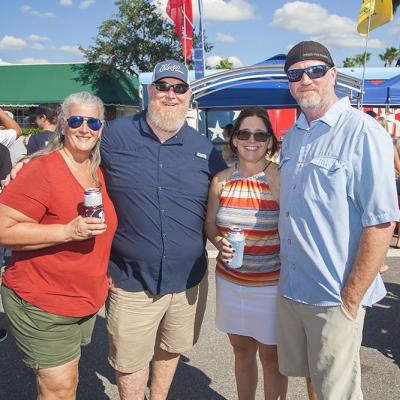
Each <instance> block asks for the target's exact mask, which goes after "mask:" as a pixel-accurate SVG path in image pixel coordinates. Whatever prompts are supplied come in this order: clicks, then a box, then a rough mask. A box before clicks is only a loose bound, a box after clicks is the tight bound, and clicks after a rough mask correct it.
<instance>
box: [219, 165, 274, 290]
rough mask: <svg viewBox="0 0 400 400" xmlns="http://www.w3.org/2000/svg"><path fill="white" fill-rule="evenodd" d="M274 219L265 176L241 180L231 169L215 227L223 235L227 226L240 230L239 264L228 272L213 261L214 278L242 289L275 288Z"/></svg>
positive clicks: (271, 199)
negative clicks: (242, 245) (243, 245)
mask: <svg viewBox="0 0 400 400" xmlns="http://www.w3.org/2000/svg"><path fill="white" fill-rule="evenodd" d="M278 217H279V204H278V203H277V202H276V201H275V200H274V199H273V197H272V193H271V189H270V187H269V185H268V182H267V176H266V175H265V173H264V172H260V173H258V174H256V175H253V176H251V177H249V178H243V177H241V176H240V174H239V171H238V170H235V171H234V172H233V174H232V176H231V177H230V179H229V180H227V182H226V183H225V185H224V187H223V189H222V193H221V196H220V200H219V208H218V211H217V216H216V225H217V227H218V229H219V231H220V232H221V234H222V235H223V236H226V235H227V233H228V230H229V227H231V226H238V227H240V228H242V229H243V230H244V236H245V248H244V256H243V264H242V266H241V267H240V268H238V269H232V268H229V267H225V266H224V265H223V264H222V263H220V262H217V267H216V273H217V275H219V276H220V277H221V278H224V279H226V280H228V281H231V282H233V283H236V284H239V285H243V286H267V285H277V284H278V279H279V270H280V259H279V235H278Z"/></svg>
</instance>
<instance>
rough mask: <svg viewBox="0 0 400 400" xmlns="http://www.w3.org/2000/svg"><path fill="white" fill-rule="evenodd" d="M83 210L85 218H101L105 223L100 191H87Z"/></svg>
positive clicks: (94, 189) (90, 189) (84, 195)
mask: <svg viewBox="0 0 400 400" xmlns="http://www.w3.org/2000/svg"><path fill="white" fill-rule="evenodd" d="M83 209H84V215H85V217H94V218H100V219H102V220H103V221H104V207H103V198H102V197H101V191H100V189H98V188H88V189H85V192H84V193H83Z"/></svg>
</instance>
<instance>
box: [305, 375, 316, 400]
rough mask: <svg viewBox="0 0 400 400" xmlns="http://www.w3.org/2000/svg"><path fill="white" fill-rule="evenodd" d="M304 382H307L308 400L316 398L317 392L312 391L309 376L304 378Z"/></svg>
mask: <svg viewBox="0 0 400 400" xmlns="http://www.w3.org/2000/svg"><path fill="white" fill-rule="evenodd" d="M306 384H307V393H308V398H309V400H318V398H317V394H316V393H315V392H314V389H313V386H312V383H311V378H306Z"/></svg>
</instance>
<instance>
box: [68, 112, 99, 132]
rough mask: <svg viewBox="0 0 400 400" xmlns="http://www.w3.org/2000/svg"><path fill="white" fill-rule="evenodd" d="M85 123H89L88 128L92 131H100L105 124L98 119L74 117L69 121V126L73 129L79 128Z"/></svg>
mask: <svg viewBox="0 0 400 400" xmlns="http://www.w3.org/2000/svg"><path fill="white" fill-rule="evenodd" d="M83 121H86V122H87V125H88V127H89V128H90V129H91V130H92V131H98V130H99V129H100V128H101V126H102V125H103V123H102V122H101V121H100V120H99V119H98V118H92V117H89V118H86V117H82V116H81V115H73V116H71V117H69V118H68V119H67V122H68V126H69V127H70V128H72V129H76V128H79V127H80V126H81V125H82V124H83Z"/></svg>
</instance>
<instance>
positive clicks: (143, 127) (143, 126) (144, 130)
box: [139, 109, 186, 145]
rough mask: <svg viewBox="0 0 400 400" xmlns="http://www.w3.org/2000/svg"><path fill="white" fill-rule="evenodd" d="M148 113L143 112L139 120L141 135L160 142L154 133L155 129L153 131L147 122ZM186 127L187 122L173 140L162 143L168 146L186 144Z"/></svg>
mask: <svg viewBox="0 0 400 400" xmlns="http://www.w3.org/2000/svg"><path fill="white" fill-rule="evenodd" d="M147 112H148V111H147V109H146V111H145V112H143V113H142V114H141V115H140V119H139V124H140V132H141V134H145V135H148V136H151V137H152V138H153V139H155V140H157V141H159V142H160V139H159V138H158V137H157V135H156V134H155V133H154V132H153V129H151V127H150V126H149V124H148V123H147V121H146V114H147ZM185 125H186V122H185V123H184V124H183V125H182V128H181V129H179V131H178V132H177V133H176V134H175V135H174V136H172V137H171V138H169V139H168V140H166V141H165V142H162V143H163V144H166V145H171V144H183V142H184V133H185V129H184V128H185Z"/></svg>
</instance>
